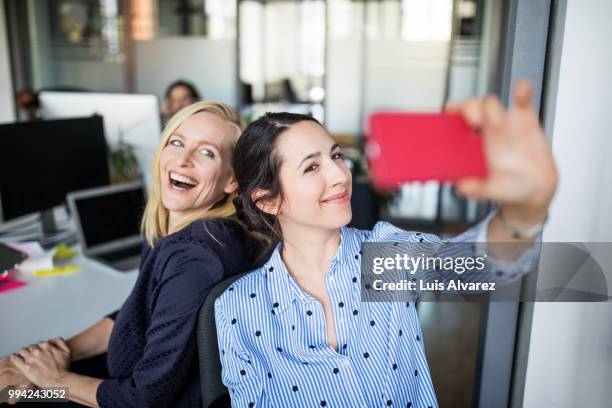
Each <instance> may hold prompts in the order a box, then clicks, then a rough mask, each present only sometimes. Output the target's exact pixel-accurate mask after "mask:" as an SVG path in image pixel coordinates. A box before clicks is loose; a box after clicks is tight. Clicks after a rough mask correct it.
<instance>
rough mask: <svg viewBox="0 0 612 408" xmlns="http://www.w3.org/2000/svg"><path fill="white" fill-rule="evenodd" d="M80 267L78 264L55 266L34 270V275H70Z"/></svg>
mask: <svg viewBox="0 0 612 408" xmlns="http://www.w3.org/2000/svg"><path fill="white" fill-rule="evenodd" d="M80 269H81V267H80V266H78V265H66V266H58V267H57V268H53V269H40V270H38V271H34V276H40V277H48V276H58V275H72V274H73V273H75V272H77V271H78V270H80Z"/></svg>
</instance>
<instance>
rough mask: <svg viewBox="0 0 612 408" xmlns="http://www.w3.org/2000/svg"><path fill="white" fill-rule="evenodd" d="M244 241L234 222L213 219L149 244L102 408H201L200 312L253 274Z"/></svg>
mask: <svg viewBox="0 0 612 408" xmlns="http://www.w3.org/2000/svg"><path fill="white" fill-rule="evenodd" d="M213 237H214V238H213ZM244 241H245V236H244V233H243V232H242V230H241V228H240V227H239V226H238V225H237V224H236V223H235V222H234V221H231V220H213V221H196V222H194V223H192V224H191V225H189V226H187V227H185V228H184V229H182V230H180V231H178V232H176V233H174V234H171V235H168V236H167V237H164V238H162V239H160V240H159V241H158V242H157V243H156V245H155V246H154V247H153V248H150V247H149V246H148V245H146V244H145V249H144V251H143V254H142V259H141V263H140V274H139V276H138V279H137V281H136V285H135V287H134V289H133V290H132V293H131V294H130V296H129V297H128V298H127V300H126V301H125V303H124V304H123V306H122V307H121V310H120V311H119V313H118V314H117V315H116V318H115V325H114V327H113V331H112V334H111V338H110V343H109V345H108V352H107V364H108V371H109V373H110V376H111V378H110V379H108V380H104V381H102V383H101V384H100V386H99V387H98V392H97V395H96V398H97V401H98V404H99V405H100V406H101V407H121V408H125V407H168V406H173V407H198V408H200V407H201V406H202V397H201V391H200V375H199V368H198V356H197V344H196V330H195V328H196V325H197V320H198V311H199V309H200V307H201V306H202V304H203V302H204V298H205V297H206V295H207V294H208V292H209V290H210V289H211V287H212V286H214V284H215V283H217V282H219V281H221V280H223V279H224V278H226V277H229V276H232V275H235V274H238V273H242V272H245V271H247V270H248V268H249V265H248V262H247V261H246V256H245V247H244V244H243V243H244ZM221 243H222V244H221Z"/></svg>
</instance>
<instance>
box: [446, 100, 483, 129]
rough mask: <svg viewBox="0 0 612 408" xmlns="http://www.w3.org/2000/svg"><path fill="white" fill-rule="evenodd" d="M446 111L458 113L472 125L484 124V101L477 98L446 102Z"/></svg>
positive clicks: (477, 126) (478, 126) (479, 125)
mask: <svg viewBox="0 0 612 408" xmlns="http://www.w3.org/2000/svg"><path fill="white" fill-rule="evenodd" d="M445 112H446V113H458V114H460V115H461V116H462V117H463V119H465V121H466V122H467V123H468V124H469V125H470V126H472V127H474V128H480V127H481V126H482V120H483V112H482V102H481V101H480V100H478V99H477V98H470V99H468V100H466V101H465V102H449V103H447V104H446V108H445Z"/></svg>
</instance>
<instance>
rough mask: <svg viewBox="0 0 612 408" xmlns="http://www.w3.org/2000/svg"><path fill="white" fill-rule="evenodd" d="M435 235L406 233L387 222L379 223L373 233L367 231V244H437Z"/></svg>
mask: <svg viewBox="0 0 612 408" xmlns="http://www.w3.org/2000/svg"><path fill="white" fill-rule="evenodd" d="M439 240H440V239H439V238H438V237H437V236H436V235H435V234H427V233H424V232H419V231H406V230H403V229H401V228H398V227H396V226H395V225H393V224H391V223H390V222H387V221H379V222H377V223H376V225H374V228H372V230H371V231H367V234H366V237H365V239H364V241H366V242H436V241H439Z"/></svg>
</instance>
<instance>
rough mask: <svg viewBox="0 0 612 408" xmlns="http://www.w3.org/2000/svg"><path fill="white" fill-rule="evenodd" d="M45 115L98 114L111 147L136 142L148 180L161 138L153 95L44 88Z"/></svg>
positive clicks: (155, 99) (46, 116)
mask: <svg viewBox="0 0 612 408" xmlns="http://www.w3.org/2000/svg"><path fill="white" fill-rule="evenodd" d="M39 100H40V106H41V110H42V116H43V117H44V118H45V119H57V118H66V117H76V116H88V115H93V114H97V115H100V116H102V118H103V120H104V133H105V135H106V140H107V142H108V143H109V145H110V146H111V148H113V147H116V146H117V145H118V144H119V141H120V140H123V141H125V142H126V143H129V144H131V145H132V146H134V148H135V151H136V156H137V158H138V161H139V162H140V169H141V172H142V174H143V175H144V178H145V181H146V182H147V184H148V181H149V179H150V177H149V174H148V172H149V168H150V164H151V160H152V158H153V154H154V153H155V149H157V145H158V144H159V141H160V139H161V123H160V118H159V104H158V102H157V97H155V96H153V95H129V94H110V93H89V92H41V93H40V95H39Z"/></svg>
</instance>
